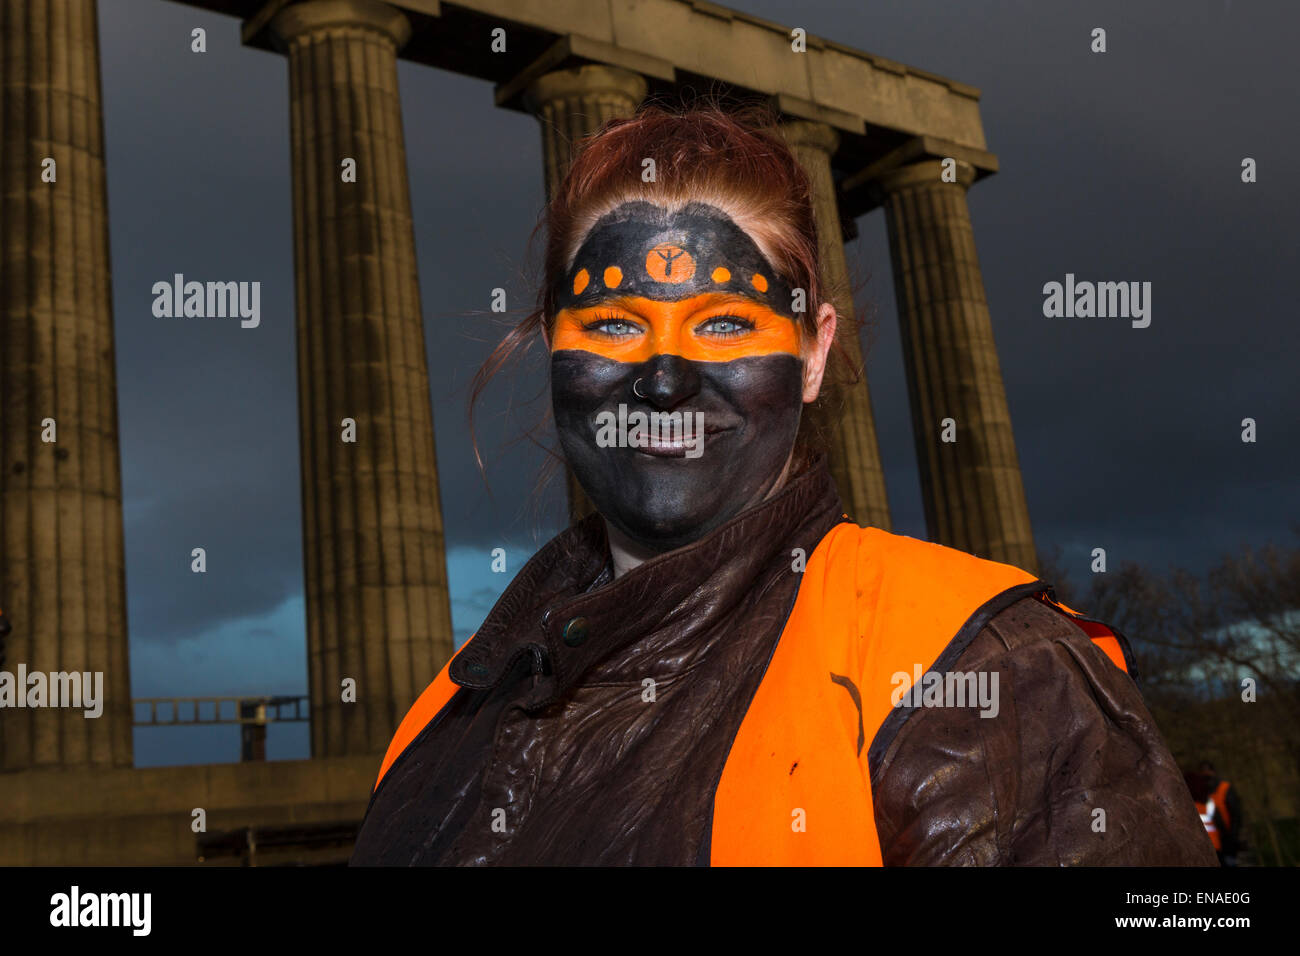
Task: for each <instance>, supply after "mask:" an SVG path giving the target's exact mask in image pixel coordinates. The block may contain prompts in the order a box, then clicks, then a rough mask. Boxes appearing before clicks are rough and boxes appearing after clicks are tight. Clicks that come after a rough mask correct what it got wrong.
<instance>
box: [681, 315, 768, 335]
mask: <svg viewBox="0 0 1300 956" xmlns="http://www.w3.org/2000/svg"><path fill="white" fill-rule="evenodd" d="M753 329H754V323H753V322H750V321H749V320H748V319H741V318H737V317H736V316H734V315H718V316H714V317H713V318H711V319H708V320H707V321H705V322H703V323H702V324H700V325H699V326H698V327H697V328H696V330H695V331H696V332H698V333H701V334H704V335H709V336H713V337H714V338H730V337H731V336H733V335H744V334H745V333H746V332H751V331H753Z"/></svg>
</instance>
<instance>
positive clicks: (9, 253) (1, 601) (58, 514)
mask: <svg viewBox="0 0 1300 956" xmlns="http://www.w3.org/2000/svg"><path fill="white" fill-rule="evenodd" d="M0 77H2V80H0V81H2V82H3V91H2V92H0V254H2V256H3V259H2V260H0V607H3V608H4V610H5V612H6V613H7V615H8V616H9V619H10V621H11V622H12V624H13V633H11V634H10V635H9V636H8V637H7V638H4V640H5V645H6V650H5V670H6V671H9V672H10V673H14V674H16V673H17V671H18V668H19V665H26V669H27V672H28V673H32V672H44V673H47V674H48V673H49V672H51V671H65V672H71V671H76V672H90V673H91V674H92V675H93V674H94V673H99V674H101V675H102V677H101V679H102V691H101V693H102V701H101V702H102V705H103V712H102V715H101V716H99V717H98V718H88V717H86V716H85V714H84V710H83V708H79V707H63V708H50V707H43V708H40V709H31V710H29V709H21V710H20V709H13V710H11V709H8V708H6V709H5V710H4V711H3V712H0V772H3V771H12V770H22V769H25V768H31V767H40V766H53V765H61V766H85V765H96V766H114V767H129V766H131V763H132V755H131V700H130V693H131V689H130V672H129V670H128V667H127V635H126V586H125V578H124V567H125V557H124V553H123V548H122V486H121V466H120V463H119V460H118V445H117V385H116V378H115V371H114V370H115V362H114V356H113V314H112V291H111V285H110V270H109V257H108V212H107V189H106V186H105V179H104V131H103V114H102V110H101V105H100V103H101V99H100V83H99V45H98V25H97V22H96V14H95V3H94V0H0ZM47 160H53V165H48V164H47V163H46V161H47ZM47 179H48V180H49V181H46V180H47ZM43 438H53V439H54V440H53V441H48V442H47V441H45V440H43ZM91 679H92V681H93V680H94V678H93V677H92V678H91ZM89 690H91V691H93V686H92V687H91V688H89ZM25 691H26V688H20V689H18V692H19V693H23V692H25ZM47 700H48V698H47Z"/></svg>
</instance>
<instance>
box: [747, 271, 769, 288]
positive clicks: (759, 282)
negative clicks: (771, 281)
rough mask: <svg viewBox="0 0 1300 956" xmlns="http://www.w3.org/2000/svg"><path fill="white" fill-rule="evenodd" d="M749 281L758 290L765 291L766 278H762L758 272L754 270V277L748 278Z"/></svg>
mask: <svg viewBox="0 0 1300 956" xmlns="http://www.w3.org/2000/svg"><path fill="white" fill-rule="evenodd" d="M749 281H750V282H752V283H753V284H754V288H755V289H757V290H758V291H759V292H766V291H767V280H766V279H764V278H763V276H762V275H761V274H760V273H757V272H755V273H754V278H752V279H750V280H749Z"/></svg>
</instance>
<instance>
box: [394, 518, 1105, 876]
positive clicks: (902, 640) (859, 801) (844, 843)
mask: <svg viewBox="0 0 1300 956" xmlns="http://www.w3.org/2000/svg"><path fill="white" fill-rule="evenodd" d="M1046 590H1047V585H1046V584H1043V583H1042V582H1039V581H1037V580H1036V579H1035V578H1034V577H1033V576H1032V575H1030V574H1029V573H1028V572H1026V571H1022V570H1021V569H1019V568H1014V567H1012V566H1010V565H1005V564H997V563H996V562H992V561H985V560H982V559H980V558H976V557H973V556H971V555H969V554H966V553H964V552H962V551H956V550H954V549H951V548H945V547H941V546H939V545H935V544H929V543H927V542H924V541H918V540H916V539H914V538H909V537H905V536H902V535H894V534H889V533H888V532H884V531H881V530H879V529H876V528H859V527H857V526H856V525H854V524H852V523H849V522H844V523H841V524H839V525H836V526H835V528H833V529H832V530H831V531H830V532H829V533H828V534H827V535H826V536H825V537H824V538H823V539H822V540H821V542H820V543H819V544H818V546H817V548H816V549H815V550H814V551H813V553H812V555H811V556H810V557H809V559H808V562H807V566H806V567H805V569H804V571H803V577H802V580H801V582H800V586H799V593H798V596H797V598H796V600H795V602H794V607H793V609H792V610H791V612H790V616H789V618H788V620H787V621H786V626H785V628H784V630H783V631H782V634H781V638H780V640H779V641H778V643H777V647H776V650H775V651H774V653H773V655H772V659H771V661H770V662H768V664H767V668H766V671H765V673H764V676H763V679H762V681H761V683H760V685H759V688H758V691H757V692H756V693H755V695H754V699H753V701H752V702H751V703H750V706H749V709H748V710H747V711H746V714H745V717H744V720H743V721H742V722H741V726H740V730H739V731H738V733H737V735H736V738H735V740H734V741H733V742H732V746H731V750H730V752H729V753H728V756H727V760H726V763H725V765H724V766H723V770H722V775H721V777H720V779H719V782H718V786H717V790H716V792H715V795H714V810H713V823H712V839H711V844H710V851H711V852H710V862H711V863H712V865H715V866H726V865H753V864H760V865H761V864H778V865H779V864H793V865H799V864H816V865H825V864H834V863H852V864H859V865H862V864H868V865H879V864H880V862H881V860H880V846H879V841H878V839H877V837H876V828H875V817H874V812H873V808H872V802H871V782H870V773H869V766H868V758H869V748H870V746H871V744H872V743H873V741H875V742H879V740H878V737H877V731H878V730H879V729H880V727H881V725H882V724H883V723H884V722H885V720H886V719H887V718H889V717H890V715H891V714H901V712H900V711H898V710H897V709H896V708H895V707H894V706H893V703H892V698H894V697H895V696H896V695H898V694H901V692H902V691H903V690H904V689H905V688H904V687H903V686H902V683H901V682H900V681H899V680H897V679H896V675H899V674H901V675H904V676H905V677H906V678H907V682H909V683H910V681H911V678H912V677H913V676H914V674H915V671H916V668H917V667H920V668H922V669H923V670H924V669H927V668H929V667H930V665H931V664H933V663H934V662H936V661H937V660H938V659H939V658H940V655H941V654H945V651H947V655H946V656H948V657H951V656H954V652H955V653H960V651H961V650H964V647H965V645H964V644H962V643H961V642H962V641H964V642H965V643H969V641H970V640H972V639H973V638H974V636H975V634H976V633H978V631H979V629H980V628H981V627H983V625H984V624H985V623H987V621H988V619H989V618H991V617H992V616H993V614H995V613H997V611H1000V610H1002V609H1003V608H1004V607H1006V606H1008V605H1010V604H1011V603H1013V602H1014V601H1015V600H1017V599H1019V598H1020V597H1024V596H1028V595H1031V594H1034V595H1036V596H1038V597H1040V598H1041V599H1042V600H1043V601H1044V602H1045V603H1047V604H1048V605H1049V606H1051V607H1054V608H1056V609H1057V610H1059V611H1060V612H1061V613H1063V614H1068V615H1069V616H1071V617H1072V618H1073V619H1074V620H1075V622H1076V623H1078V624H1079V625H1080V627H1084V624H1085V623H1088V624H1090V625H1093V626H1095V628H1097V629H1099V630H1098V633H1097V634H1095V635H1093V634H1091V632H1090V636H1092V637H1093V640H1094V642H1096V643H1097V644H1098V646H1100V647H1101V648H1102V650H1104V651H1106V653H1107V655H1108V656H1109V657H1110V658H1111V660H1113V661H1114V662H1115V663H1116V665H1117V666H1119V667H1121V668H1125V663H1124V655H1123V652H1122V649H1121V646H1120V643H1119V641H1118V640H1117V639H1116V637H1115V635H1114V634H1113V633H1112V632H1111V631H1109V630H1108V629H1107V628H1106V627H1105V626H1104V625H1100V624H1097V623H1096V622H1089V621H1088V620H1087V619H1086V618H1083V617H1082V615H1079V614H1078V612H1075V611H1072V610H1071V609H1069V608H1067V607H1065V606H1064V605H1062V604H1060V603H1058V602H1055V601H1051V600H1049V599H1048V598H1047V597H1046V594H1045V592H1046ZM1085 630H1086V628H1085ZM1103 632H1104V633H1103ZM1107 640H1108V641H1109V642H1110V644H1111V645H1112V646H1113V653H1112V651H1111V650H1110V649H1108V647H1107V645H1106V644H1105V643H1103V641H1107ZM469 643H470V642H469V641H466V642H465V644H464V645H462V646H461V649H460V650H464V649H465V647H467V646H468V645H469ZM456 653H458V654H459V653H460V651H457V652H456ZM452 659H453V660H454V659H455V655H453V657H452ZM940 663H942V662H940ZM449 667H450V661H449V662H448V663H447V665H445V666H444V667H443V668H442V670H441V671H440V672H439V674H438V676H437V678H435V679H434V681H433V683H432V684H430V685H429V686H428V688H426V689H425V691H424V693H422V694H421V695H420V697H419V699H418V700H416V702H415V704H414V705H413V706H412V707H411V709H410V711H408V712H407V714H406V716H405V717H404V718H403V719H402V722H401V724H400V725H399V726H398V729H397V732H396V733H395V734H394V735H393V739H392V742H391V743H390V744H389V746H388V750H387V752H386V753H385V755H384V759H383V763H382V764H381V766H380V769H379V775H378V777H377V778H376V780H375V786H374V789H375V790H377V789H378V788H379V784H380V782H381V781H382V780H383V778H384V775H385V774H386V773H387V772H388V769H389V768H390V767H391V766H392V765H393V763H394V762H395V761H396V760H397V758H398V757H399V756H401V754H402V753H403V752H404V751H405V750H406V749H407V747H409V746H410V745H411V743H412V742H413V741H414V740H415V738H416V737H418V736H419V735H420V733H421V732H422V731H423V730H424V729H425V728H426V727H428V726H429V725H430V724H431V723H433V722H434V721H435V720H436V719H437V717H438V715H439V714H440V713H441V712H442V710H443V708H444V707H445V706H446V705H447V703H448V702H450V701H451V699H452V698H453V697H454V696H455V694H456V692H457V691H458V690H460V687H459V686H458V685H457V684H455V683H453V682H452V680H451V678H450V676H449V675H448V668H449ZM1125 669H1126V668H1125ZM880 756H883V754H881V755H880Z"/></svg>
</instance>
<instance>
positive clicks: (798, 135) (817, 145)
mask: <svg viewBox="0 0 1300 956" xmlns="http://www.w3.org/2000/svg"><path fill="white" fill-rule="evenodd" d="M781 133H782V134H783V135H784V136H785V140H786V142H787V143H789V144H790V147H791V148H792V149H793V148H798V147H800V146H807V147H811V148H813V149H818V150H821V151H822V152H823V153H825V154H826V155H827V156H830V155H831V154H833V153H834V152H835V150H836V149H837V148H838V147H839V145H840V134H839V133H838V132H837V131H836V130H835V129H834V128H833V127H831V126H829V125H827V124H826V123H816V122H813V121H812V120H786V121H785V122H783V123H782V124H781Z"/></svg>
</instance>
